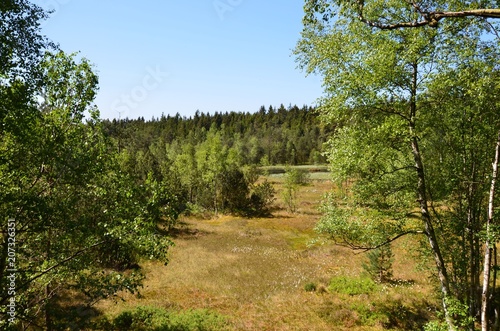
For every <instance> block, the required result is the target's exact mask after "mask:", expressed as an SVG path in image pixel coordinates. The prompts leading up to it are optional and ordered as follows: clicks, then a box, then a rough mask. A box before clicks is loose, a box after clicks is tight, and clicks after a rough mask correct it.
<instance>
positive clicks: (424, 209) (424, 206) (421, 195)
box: [409, 62, 456, 331]
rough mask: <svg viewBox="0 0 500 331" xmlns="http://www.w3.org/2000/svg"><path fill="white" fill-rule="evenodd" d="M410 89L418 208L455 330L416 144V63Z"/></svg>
mask: <svg viewBox="0 0 500 331" xmlns="http://www.w3.org/2000/svg"><path fill="white" fill-rule="evenodd" d="M412 69H413V72H412V75H413V77H412V78H413V80H412V87H411V99H410V120H409V129H410V136H411V150H412V154H413V159H414V162H415V169H416V171H417V178H418V181H417V197H418V202H419V206H420V213H421V218H422V221H423V223H424V228H425V235H426V236H427V239H428V240H429V245H430V247H431V251H432V254H433V257H434V262H435V263H436V269H437V272H438V277H439V281H440V284H441V292H442V294H443V310H444V315H445V319H446V323H447V324H448V327H449V330H452V331H454V330H456V327H455V323H454V320H453V318H452V317H451V316H450V313H449V309H448V304H447V300H446V299H447V298H448V297H449V296H450V285H449V279H448V273H447V270H446V266H445V263H444V260H443V255H442V253H441V249H440V248H439V243H438V241H437V237H436V232H435V231H434V226H433V224H432V219H431V216H430V213H429V205H428V201H427V187H426V184H425V171H424V164H423V161H422V155H421V154H420V147H419V144H418V137H417V134H416V123H415V121H416V115H417V87H418V63H417V62H414V63H412Z"/></svg>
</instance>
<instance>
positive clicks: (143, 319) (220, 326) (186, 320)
mask: <svg viewBox="0 0 500 331" xmlns="http://www.w3.org/2000/svg"><path fill="white" fill-rule="evenodd" d="M101 323H102V324H103V322H101ZM106 327H107V330H117V331H118V330H120V331H122V330H123V331H125V330H129V331H142V330H144V331H146V330H156V331H218V330H228V322H227V320H226V318H225V317H223V316H221V315H219V314H217V313H214V312H211V311H208V310H188V311H184V312H178V313H177V312H169V311H166V310H164V309H161V308H154V307H137V308H135V309H134V310H132V311H125V312H122V313H121V314H120V315H118V316H117V317H116V318H114V320H113V321H111V322H108V323H107V325H106Z"/></svg>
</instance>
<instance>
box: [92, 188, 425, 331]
mask: <svg viewBox="0 0 500 331" xmlns="http://www.w3.org/2000/svg"><path fill="white" fill-rule="evenodd" d="M273 180H274V181H275V185H276V188H277V189H278V190H279V189H280V185H281V183H280V181H279V178H278V179H276V178H273ZM331 187H332V184H331V183H330V182H329V181H325V180H320V181H313V183H312V184H311V185H308V186H303V187H301V188H300V190H299V201H301V204H300V207H299V209H298V212H297V213H294V214H292V213H287V212H285V211H284V210H282V209H280V210H277V211H275V212H274V216H273V217H272V218H255V219H244V218H240V217H232V216H220V217H217V218H214V219H210V220H200V219H185V220H183V221H185V223H186V224H185V227H184V228H181V229H178V230H177V231H176V233H175V239H174V242H175V246H174V247H173V248H171V250H170V253H169V255H170V263H169V264H168V265H167V266H164V265H162V264H160V263H157V262H144V263H142V267H143V270H144V272H145V273H146V276H147V278H146V281H145V284H144V285H145V286H144V289H143V290H142V291H141V294H142V297H141V298H137V297H134V296H130V295H125V299H126V301H125V302H121V303H119V304H114V303H113V302H103V303H101V304H100V305H99V308H100V309H101V311H103V312H105V314H107V315H110V316H115V315H116V314H118V313H119V312H120V311H122V310H124V309H129V308H132V307H135V306H138V305H143V306H156V307H164V308H169V309H176V310H182V309H189V308H193V309H198V308H204V309H211V310H214V311H217V312H219V313H221V314H223V315H226V316H229V317H230V319H231V324H232V327H233V329H234V330H317V331H322V330H382V329H385V328H386V327H390V328H393V329H398V326H401V319H402V318H404V316H402V317H400V316H392V319H391V316H390V315H391V314H393V315H394V314H396V313H397V311H398V310H397V309H395V308H394V307H406V308H405V309H406V310H401V311H408V316H410V317H412V318H414V319H418V318H419V316H420V315H421V310H425V309H424V307H425V306H426V305H427V304H428V299H427V298H428V297H431V295H430V294H429V293H431V288H432V286H431V285H430V284H429V283H428V280H427V277H422V276H421V275H419V274H418V273H417V272H416V271H415V270H414V268H413V266H414V262H413V261H412V260H411V259H410V258H409V257H408V256H409V255H408V254H406V253H407V252H406V250H407V247H406V246H405V244H404V242H401V243H400V244H399V243H398V245H396V246H395V247H394V252H395V254H396V263H395V265H394V269H395V270H394V276H395V277H396V278H400V279H403V280H413V281H414V282H415V283H414V284H413V285H408V286H406V285H405V286H403V285H402V286H400V287H397V286H389V285H388V286H383V287H381V289H380V290H377V291H376V292H375V293H372V294H370V295H367V296H364V297H348V296H341V295H338V294H335V293H328V292H327V290H326V289H327V288H328V285H329V281H330V279H331V278H332V277H333V276H336V275H348V276H357V275H359V274H360V273H361V272H362V268H361V262H362V261H363V259H364V258H365V257H364V255H362V254H360V255H356V254H354V253H353V252H352V251H350V250H348V249H345V248H342V247H338V246H334V245H333V244H331V243H328V242H327V243H326V244H322V245H320V244H315V245H311V244H310V243H311V241H312V240H313V239H315V238H316V237H317V235H316V234H315V233H314V231H313V228H314V226H315V224H316V222H317V221H318V219H319V217H320V214H319V212H318V210H317V208H318V206H319V205H320V201H321V199H322V195H323V194H324V193H325V192H326V191H328V190H329V189H331ZM278 195H279V194H278ZM279 204H280V201H278V205H279ZM310 282H313V283H315V284H316V285H317V288H318V289H320V290H317V291H316V292H306V291H305V290H304V286H305V284H307V283H310ZM430 301H432V300H430ZM394 303H397V305H399V306H397V305H396V306H394V305H393V304H394ZM393 308H394V309H393ZM405 316H406V315H405ZM422 318H425V316H424V317H422ZM398 323H399V324H398ZM412 325H413V324H412ZM415 325H416V324H415Z"/></svg>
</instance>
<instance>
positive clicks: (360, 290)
mask: <svg viewBox="0 0 500 331" xmlns="http://www.w3.org/2000/svg"><path fill="white" fill-rule="evenodd" d="M376 288H377V285H376V284H375V282H374V281H373V280H371V279H370V278H366V277H361V278H350V277H347V276H337V277H334V278H332V280H331V281H330V286H329V287H328V289H329V290H330V291H332V292H337V293H341V294H347V295H360V294H370V293H372V292H373V291H374V290H375V289H376Z"/></svg>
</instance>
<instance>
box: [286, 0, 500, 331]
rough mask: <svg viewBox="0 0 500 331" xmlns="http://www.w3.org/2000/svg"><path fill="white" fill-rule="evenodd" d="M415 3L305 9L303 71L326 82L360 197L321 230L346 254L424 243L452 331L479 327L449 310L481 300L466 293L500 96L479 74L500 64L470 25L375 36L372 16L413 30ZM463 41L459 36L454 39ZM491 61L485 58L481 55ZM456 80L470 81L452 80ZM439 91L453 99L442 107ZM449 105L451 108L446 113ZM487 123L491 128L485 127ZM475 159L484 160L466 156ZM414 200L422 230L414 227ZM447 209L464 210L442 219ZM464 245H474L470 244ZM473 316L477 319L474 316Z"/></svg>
mask: <svg viewBox="0 0 500 331" xmlns="http://www.w3.org/2000/svg"><path fill="white" fill-rule="evenodd" d="M412 5H416V3H415V2H413V3H411V2H409V3H405V2H391V3H390V4H388V3H387V2H384V4H383V7H382V2H377V1H371V2H369V3H368V2H331V1H307V2H306V6H305V9H306V15H305V19H304V24H305V27H304V31H303V34H302V39H301V41H300V42H299V44H298V46H297V48H296V54H297V55H298V57H299V61H300V63H301V65H302V67H303V68H305V69H306V70H307V72H318V73H320V74H322V75H323V76H324V81H325V89H326V91H325V92H326V96H325V97H324V98H323V101H322V105H321V106H320V111H322V113H323V115H324V118H326V119H327V120H329V121H331V122H334V123H337V124H338V125H339V129H338V131H337V132H336V134H335V136H334V137H333V138H332V139H331V141H330V143H329V150H328V157H329V161H330V163H331V164H332V170H333V173H334V175H335V176H336V178H337V179H338V180H339V183H345V182H346V180H350V182H351V183H352V184H351V185H350V187H349V188H350V189H351V190H352V192H353V199H352V200H348V201H350V205H349V206H343V205H341V204H339V203H338V202H337V204H330V205H329V206H327V207H325V210H326V216H325V217H324V219H323V220H322V221H321V222H320V224H319V225H318V229H319V230H321V231H323V232H326V233H329V234H330V235H332V236H333V237H334V238H336V239H337V240H339V242H340V243H342V244H345V245H349V246H350V247H353V248H357V249H365V250H369V249H374V248H378V247H382V246H383V245H385V244H388V243H390V242H392V241H394V240H396V239H398V238H400V237H402V236H404V235H407V234H423V235H425V237H426V239H427V243H428V247H429V250H430V252H431V254H432V256H433V257H434V261H435V271H436V273H437V276H438V279H439V282H440V285H441V291H442V295H443V308H444V313H445V317H446V321H447V323H448V326H449V328H450V329H452V330H453V329H456V328H457V327H459V326H463V327H465V326H467V327H473V325H472V324H471V322H470V321H471V319H470V318H466V319H463V320H460V319H457V318H456V316H453V314H451V313H450V309H449V308H450V307H449V305H450V304H451V303H452V302H455V301H458V302H460V301H462V302H466V303H467V304H469V306H471V304H473V302H474V301H475V300H474V299H473V295H472V294H471V292H472V291H473V290H474V291H475V289H476V288H477V287H474V285H475V284H476V281H475V280H474V281H472V278H476V276H477V277H478V273H477V270H478V269H477V266H478V264H477V260H475V259H474V254H476V253H478V252H479V251H478V249H477V247H478V242H477V241H476V239H474V238H477V236H478V234H479V232H480V231H481V228H482V224H484V217H481V216H480V215H484V214H481V210H484V199H483V200H482V199H480V198H479V197H481V196H484V193H485V190H484V189H485V187H487V186H485V185H484V182H483V181H481V182H480V183H479V184H476V183H478V180H479V178H485V177H484V173H485V169H486V168H485V165H486V164H488V163H489V162H491V157H487V156H486V155H487V154H486V153H484V152H483V151H484V146H487V148H490V150H491V146H494V144H495V137H496V134H495V132H497V131H498V129H499V123H498V120H497V117H498V116H495V115H493V114H497V111H498V108H497V107H498V106H497V105H498V103H497V97H496V95H498V92H494V91H496V90H497V89H498V85H497V84H495V83H492V82H488V81H487V80H484V79H481V78H480V77H483V76H481V75H480V74H477V73H478V72H481V73H482V74H483V75H484V74H485V73H486V72H490V73H491V72H493V76H495V75H496V72H497V69H496V63H495V61H494V60H493V59H494V58H496V57H498V54H497V55H496V56H490V55H491V54H493V53H495V54H496V48H495V47H494V46H493V45H491V43H489V42H486V41H482V40H481V38H480V36H481V34H482V33H483V32H484V27H485V26H486V25H488V24H489V23H488V22H487V23H488V24H486V23H484V24H482V23H483V22H473V23H470V24H468V25H467V29H466V30H460V29H459V27H457V28H455V29H453V30H451V28H450V26H449V25H448V26H445V25H444V24H443V25H442V26H440V28H439V29H431V28H425V29H424V28H423V29H390V28H388V29H378V30H377V29H372V27H373V26H375V25H373V24H370V22H372V21H374V20H375V18H373V17H375V15H376V14H378V15H379V16H377V17H378V19H379V20H380V21H379V22H385V23H387V22H390V20H389V18H387V17H389V16H390V15H394V16H393V17H396V16H399V18H400V19H403V20H405V21H406V20H410V21H411V22H413V21H415V20H417V19H418V17H417V18H415V17H414V16H411V13H414V10H417V11H418V9H415V8H413V9H412ZM417 6H418V5H417ZM360 10H361V11H362V14H360ZM384 15H385V16H384ZM385 23H384V24H385ZM387 24H392V23H387ZM463 24H464V25H465V24H466V23H463ZM488 26H490V25H488ZM460 27H462V26H460ZM446 29H448V30H446ZM457 31H459V32H460V33H461V38H451V39H450V38H449V37H450V35H452V33H455V32H457ZM485 50H488V52H485ZM485 53H489V54H487V55H486V56H480V55H478V54H485ZM471 68H472V70H470V69H471ZM474 71H476V72H474ZM454 76H455V77H454ZM457 76H459V77H460V76H461V77H462V78H463V79H461V80H454V78H456V77H457ZM486 76H488V74H486ZM443 83H444V84H445V85H448V86H447V87H443V86H442V85H443ZM447 88H448V89H447ZM438 91H441V92H443V91H444V94H446V97H444V98H439V97H438V96H437V94H438V93H437V92H438ZM433 93H436V94H433ZM478 96H480V97H478ZM446 98H448V99H446ZM443 100H444V101H446V102H450V107H443V104H440V103H439V102H442V101H443ZM451 103H453V106H451ZM478 109H488V110H489V111H488V112H486V114H485V117H487V118H488V119H487V120H485V119H484V118H481V117H482V116H474V115H473V114H476V111H477V110H478ZM469 110H471V111H472V113H471V112H470V111H469ZM437 113H438V114H439V116H437ZM487 114H491V117H490V115H487ZM457 115H458V116H457ZM457 118H458V123H457V122H456V121H457ZM448 121H449V122H448ZM454 121H455V122H454ZM483 121H485V123H488V125H487V126H483V125H480V123H483ZM443 123H447V124H449V126H447V127H446V129H447V131H443V127H442V126H440V124H443ZM460 123H461V124H462V126H460V125H459V124H460ZM465 124H467V125H470V126H464V125H465ZM471 126H474V129H473V128H472V127H471ZM465 128H467V130H466V131H464V129H465ZM479 128H480V129H481V131H478V129H479ZM478 132H480V133H478ZM479 136H481V139H478V138H479ZM458 137H465V139H462V140H459V139H457V138H458ZM445 142H451V143H450V146H449V147H451V145H452V146H453V148H452V149H450V150H449V152H450V153H449V154H446V156H444V155H443V152H441V153H440V152H439V147H442V146H443V143H445ZM488 146H489V147H488ZM474 150H477V151H480V152H479V153H478V154H477V155H476V156H475V157H471V155H474V153H472V151H474ZM465 156H466V157H465ZM460 157H462V160H466V162H465V163H464V162H462V161H461V159H460ZM464 157H465V158H464ZM478 157H479V158H478ZM448 158H449V162H448V161H447V159H448ZM451 160H453V161H451ZM452 164H455V165H457V164H461V166H462V168H461V169H457V168H456V167H455V168H453V166H452ZM482 175H483V177H481V176H482ZM457 183H460V184H457ZM468 183H469V184H468ZM470 183H474V184H473V185H472V184H470ZM439 184H443V185H439ZM454 188H460V189H459V190H456V189H454ZM458 191H459V192H458ZM415 197H416V201H417V206H418V208H419V210H420V212H419V216H420V217H419V218H420V222H416V221H415V218H414V212H413V210H414V209H415V207H417V206H415ZM464 199H465V200H464ZM464 201H466V204H464ZM444 206H446V207H444ZM464 207H465V208H464ZM446 208H451V209H452V210H453V211H457V210H462V211H463V212H461V213H458V214H456V213H446V212H445V210H446ZM451 214H454V215H453V216H457V217H455V218H453V217H452V215H451ZM444 219H449V220H450V221H451V222H449V223H447V222H445V221H444ZM443 225H445V226H443ZM448 225H450V226H451V227H452V228H449V227H447V226H448ZM461 231H462V232H461ZM467 231H468V233H467V234H465V232H467ZM380 233H384V234H385V236H384V237H383V238H384V239H383V240H380V239H379V237H378V236H377V234H380ZM464 236H465V237H466V236H469V239H470V240H466V241H464V240H463V238H464ZM466 242H467V243H466ZM452 247H455V248H457V247H461V248H463V249H466V251H469V252H470V253H468V254H467V255H466V256H467V258H468V259H469V261H470V262H469V264H468V265H464V264H463V263H457V261H455V260H454V258H455V257H456V255H455V254H453V250H452V249H451V248H452ZM463 252H464V251H461V253H462V254H463ZM476 256H477V255H476ZM473 265H474V266H473ZM460 268H462V271H463V277H462V278H461V279H464V277H465V278H467V277H468V278H469V279H470V281H467V282H466V283H467V290H464V289H463V288H460V286H458V285H460V284H458V283H457V282H455V280H456V278H455V275H456V274H457V273H459V271H460ZM462 271H460V272H462ZM462 285H463V284H462ZM467 292H469V294H467ZM473 314H474V315H473ZM470 316H474V317H475V316H476V315H475V312H473V310H472V309H471V310H470Z"/></svg>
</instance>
